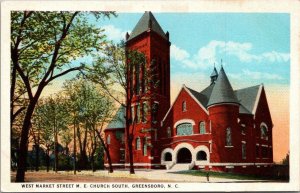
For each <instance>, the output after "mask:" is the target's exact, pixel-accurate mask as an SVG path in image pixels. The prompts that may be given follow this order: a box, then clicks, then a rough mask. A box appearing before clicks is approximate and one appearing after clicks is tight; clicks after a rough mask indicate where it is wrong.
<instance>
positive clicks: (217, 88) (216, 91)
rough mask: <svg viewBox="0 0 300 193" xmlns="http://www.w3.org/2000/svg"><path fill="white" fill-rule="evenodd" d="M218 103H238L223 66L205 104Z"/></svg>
mask: <svg viewBox="0 0 300 193" xmlns="http://www.w3.org/2000/svg"><path fill="white" fill-rule="evenodd" d="M220 103H236V104H239V102H238V100H237V98H236V96H235V94H234V92H233V89H232V86H231V84H230V82H229V80H228V78H227V75H226V73H225V71H224V69H223V67H221V69H220V73H219V75H218V79H217V81H216V83H215V85H214V87H213V90H212V92H211V97H210V99H209V101H208V104H207V106H211V105H213V104H220Z"/></svg>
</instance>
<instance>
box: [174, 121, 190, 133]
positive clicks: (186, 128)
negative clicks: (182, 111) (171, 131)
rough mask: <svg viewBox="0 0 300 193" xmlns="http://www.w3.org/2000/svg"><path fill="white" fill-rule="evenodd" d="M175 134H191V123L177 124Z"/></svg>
mask: <svg viewBox="0 0 300 193" xmlns="http://www.w3.org/2000/svg"><path fill="white" fill-rule="evenodd" d="M176 130H177V135H192V134H193V125H192V124H191V123H182V124H180V125H178V126H177V128H176Z"/></svg>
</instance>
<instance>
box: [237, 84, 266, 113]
mask: <svg viewBox="0 0 300 193" xmlns="http://www.w3.org/2000/svg"><path fill="white" fill-rule="evenodd" d="M261 87H262V85H256V86H251V87H248V88H243V89H239V90H235V91H234V94H235V95H236V97H237V98H238V100H239V102H240V104H242V105H243V107H244V108H245V109H247V110H248V111H249V112H250V114H254V113H255V112H254V111H255V103H256V101H257V99H258V98H259V96H260V90H261ZM240 109H241V108H240Z"/></svg>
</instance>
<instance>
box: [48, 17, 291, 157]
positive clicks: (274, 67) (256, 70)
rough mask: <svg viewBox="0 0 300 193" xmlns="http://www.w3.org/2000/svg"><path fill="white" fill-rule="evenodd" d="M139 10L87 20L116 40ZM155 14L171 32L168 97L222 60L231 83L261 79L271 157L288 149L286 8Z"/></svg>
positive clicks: (199, 85)
mask: <svg viewBox="0 0 300 193" xmlns="http://www.w3.org/2000/svg"><path fill="white" fill-rule="evenodd" d="M142 14H143V13H142V12H140V13H118V16H117V17H115V18H110V19H104V20H101V21H100V22H99V21H98V22H95V20H94V19H93V18H92V17H91V18H90V19H89V22H91V23H94V24H95V25H97V26H98V27H101V28H103V29H104V30H105V31H104V33H105V34H106V35H107V38H108V39H109V40H112V41H115V42H119V41H120V40H121V39H124V37H125V34H126V32H129V34H130V32H131V31H132V30H133V28H134V26H135V25H136V24H137V22H138V20H139V19H140V18H141V16H142ZM153 14H154V16H155V18H156V20H157V21H158V23H159V24H160V25H161V27H162V29H163V30H164V31H165V32H166V31H168V32H169V33H170V42H171V56H170V57H171V60H170V63H171V102H172V101H173V100H174V98H175V97H176V96H177V94H178V92H179V90H180V88H181V87H182V85H183V84H185V85H186V86H188V87H190V88H193V89H194V90H198V91H201V90H202V89H204V88H205V87H206V86H207V85H208V84H209V82H210V78H209V76H210V74H211V72H212V69H213V67H214V65H215V66H216V68H217V69H218V70H219V69H220V66H221V60H222V65H223V67H224V69H225V72H226V73H227V75H228V77H229V80H230V82H231V84H232V86H233V89H240V88H244V87H248V86H253V85H258V84H262V83H263V84H264V87H265V90H266V94H267V99H268V103H269V107H270V111H271V115H272V119H273V123H274V128H273V147H274V161H276V162H279V161H281V160H282V159H283V158H284V157H285V155H286V153H287V152H288V151H289V84H290V16H289V14H284V13H282V14H278V13H265V14H264V13H248V14H245V13H155V12H153ZM59 81H60V82H61V80H59ZM56 86H57V84H56ZM56 88H57V87H56ZM56 88H54V89H56ZM49 89H50V90H51V89H53V88H49ZM50 90H49V91H50Z"/></svg>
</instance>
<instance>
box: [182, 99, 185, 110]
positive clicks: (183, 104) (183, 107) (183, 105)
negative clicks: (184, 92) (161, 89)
mask: <svg viewBox="0 0 300 193" xmlns="http://www.w3.org/2000/svg"><path fill="white" fill-rule="evenodd" d="M182 111H186V101H183V102H182Z"/></svg>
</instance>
